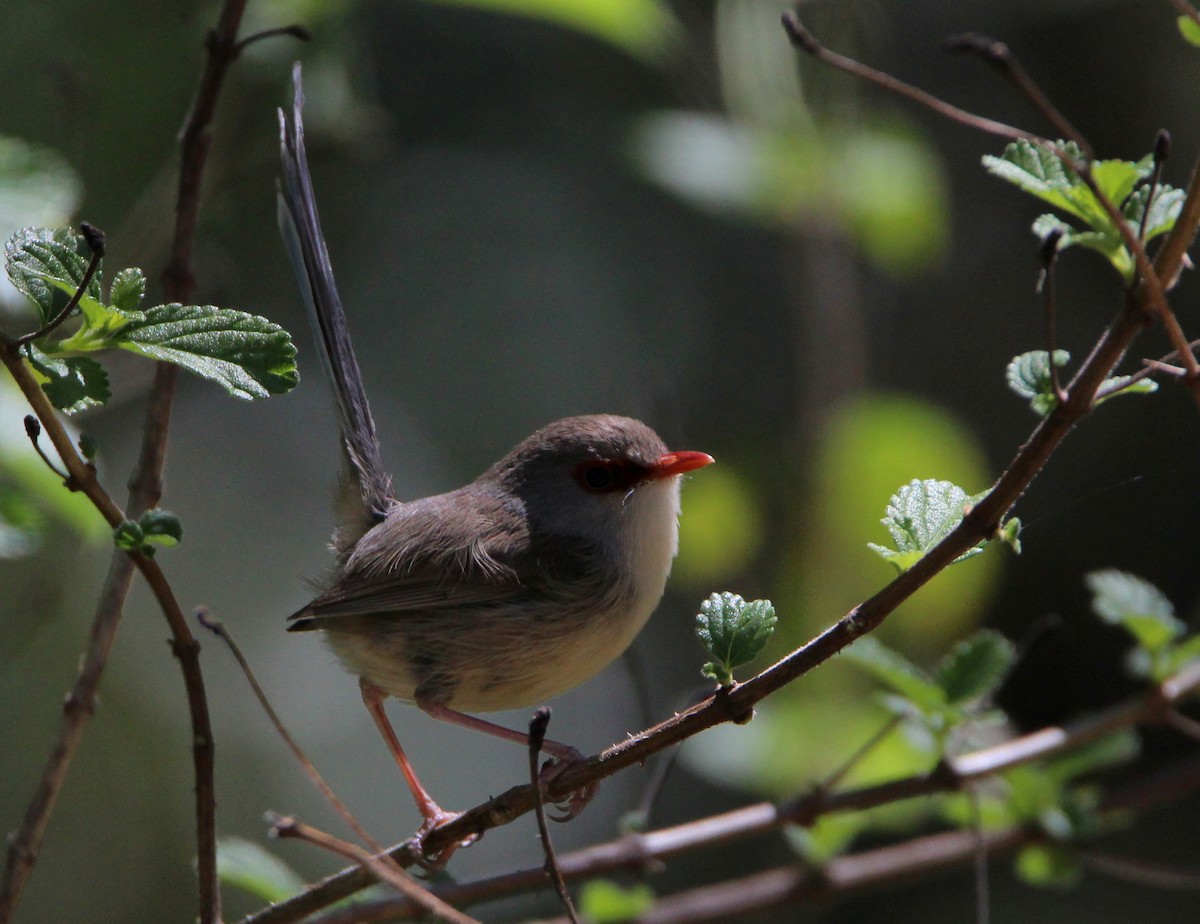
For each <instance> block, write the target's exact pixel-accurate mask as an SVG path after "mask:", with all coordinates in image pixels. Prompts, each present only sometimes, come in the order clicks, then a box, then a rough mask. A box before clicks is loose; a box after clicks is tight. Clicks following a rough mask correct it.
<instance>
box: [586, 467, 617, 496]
mask: <svg viewBox="0 0 1200 924" xmlns="http://www.w3.org/2000/svg"><path fill="white" fill-rule="evenodd" d="M579 478H580V480H581V481H582V482H583V484H584V486H585V487H587V488H590V489H591V490H593V491H603V490H604V489H605V488H610V487H612V483H613V473H612V470H611V469H610V468H607V467H606V466H603V465H589V466H588V467H587V468H585V469H583V471H581V472H580V473H579Z"/></svg>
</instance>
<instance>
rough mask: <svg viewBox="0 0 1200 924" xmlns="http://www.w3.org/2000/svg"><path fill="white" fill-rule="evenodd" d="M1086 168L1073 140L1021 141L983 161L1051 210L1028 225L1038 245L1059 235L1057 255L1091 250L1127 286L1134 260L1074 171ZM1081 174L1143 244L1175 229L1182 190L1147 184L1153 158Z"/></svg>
mask: <svg viewBox="0 0 1200 924" xmlns="http://www.w3.org/2000/svg"><path fill="white" fill-rule="evenodd" d="M1085 163H1086V158H1085V157H1084V155H1083V152H1082V151H1081V150H1080V148H1079V146H1078V145H1077V144H1075V143H1074V142H1073V141H1066V142H1063V141H1060V142H1057V143H1055V144H1054V145H1052V146H1047V145H1044V144H1034V143H1032V142H1030V141H1027V140H1024V139H1021V140H1019V141H1014V142H1013V143H1012V144H1010V145H1008V146H1007V147H1006V148H1005V149H1004V153H1003V155H1002V156H1000V157H995V156H993V155H991V154H989V155H986V156H985V157H984V158H983V165H984V167H985V168H986V169H987V171H988V172H989V173H991V174H993V175H994V176H997V177H999V178H1000V179H1002V180H1006V181H1007V182H1009V183H1012V184H1014V185H1015V186H1017V187H1019V188H1021V189H1023V190H1024V191H1025V192H1027V193H1029V194H1030V195H1032V196H1036V197H1037V198H1039V199H1041V200H1042V201H1043V202H1046V203H1048V204H1049V205H1051V206H1052V207H1053V208H1054V209H1055V210H1056V212H1057V214H1056V213H1046V214H1044V215H1039V216H1038V218H1037V219H1036V220H1035V221H1034V223H1033V233H1034V234H1036V235H1037V236H1038V237H1039V238H1040V239H1041V240H1042V241H1046V240H1047V239H1048V238H1049V237H1050V236H1051V235H1053V234H1060V235H1061V238H1060V240H1059V243H1058V248H1059V249H1060V250H1061V249H1064V248H1067V247H1073V246H1076V245H1078V246H1080V247H1086V248H1088V249H1090V250H1094V251H1096V252H1097V253H1099V254H1101V255H1102V256H1104V257H1105V259H1107V260H1108V261H1109V263H1111V264H1112V266H1113V268H1114V269H1116V271H1117V272H1118V273H1120V274H1121V278H1122V279H1124V281H1125V282H1126V284H1129V283H1131V282H1132V281H1133V278H1134V269H1135V266H1134V259H1133V255H1132V254H1130V252H1129V249H1128V248H1127V247H1126V246H1125V243H1124V239H1123V238H1122V236H1121V231H1120V229H1119V228H1118V226H1117V224H1116V223H1115V222H1114V221H1113V219H1112V217H1111V216H1110V215H1109V213H1108V211H1107V210H1106V209H1105V208H1104V206H1103V204H1102V203H1101V201H1100V199H1099V198H1097V196H1096V193H1095V192H1094V191H1093V190H1092V188H1091V187H1090V186H1089V185H1088V184H1087V182H1086V181H1085V180H1084V179H1083V177H1081V176H1080V175H1079V173H1078V172H1077V168H1081V169H1082V168H1083V165H1084V164H1085ZM1086 169H1087V170H1088V171H1089V172H1090V174H1091V179H1092V180H1093V182H1094V183H1095V184H1096V187H1097V189H1099V190H1100V191H1101V192H1102V193H1103V195H1104V197H1105V198H1106V199H1108V200H1109V201H1110V202H1112V203H1114V204H1116V205H1117V207H1118V209H1119V211H1120V213H1121V218H1122V220H1123V221H1124V222H1125V223H1126V224H1127V225H1128V226H1129V229H1130V230H1131V231H1132V232H1133V234H1134V235H1135V236H1136V235H1138V234H1139V233H1140V234H1141V238H1142V240H1143V241H1150V240H1152V239H1154V238H1156V237H1158V236H1159V235H1160V234H1166V233H1167V232H1168V231H1170V230H1171V229H1172V228H1173V227H1175V221H1176V219H1177V218H1178V217H1179V212H1180V209H1181V208H1182V207H1183V199H1184V191H1183V190H1181V189H1176V188H1175V187H1173V186H1168V185H1165V184H1155V183H1147V182H1146V180H1148V179H1149V178H1150V176H1151V175H1152V174H1153V172H1154V157H1153V155H1150V154H1147V155H1146V156H1145V157H1143V158H1142V159H1141V160H1136V161H1132V160H1098V161H1094V162H1092V163H1090V164H1087V165H1086ZM1063 216H1065V218H1064V217H1063ZM1068 219H1069V220H1070V221H1074V222H1075V223H1076V224H1071V223H1070V221H1068Z"/></svg>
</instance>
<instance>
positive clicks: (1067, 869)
mask: <svg viewBox="0 0 1200 924" xmlns="http://www.w3.org/2000/svg"><path fill="white" fill-rule="evenodd" d="M1016 870H1017V875H1018V876H1020V877H1021V878H1022V879H1024V880H1025V881H1026V882H1027V883H1029V884H1030V885H1035V886H1043V887H1053V888H1057V889H1066V888H1070V887H1071V886H1074V885H1075V884H1076V883H1078V882H1079V880H1080V878H1082V876H1083V868H1082V866H1081V865H1080V862H1079V857H1078V855H1077V854H1076V853H1075V851H1073V850H1071V849H1069V848H1067V847H1063V846H1060V845H1057V844H1034V845H1032V846H1029V847H1025V848H1023V849H1022V850H1021V852H1020V853H1019V854H1018V855H1017V862H1016Z"/></svg>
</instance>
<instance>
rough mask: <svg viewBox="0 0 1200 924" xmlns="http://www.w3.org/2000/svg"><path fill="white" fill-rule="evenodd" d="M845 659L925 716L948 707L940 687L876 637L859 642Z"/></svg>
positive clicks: (864, 638) (848, 650)
mask: <svg viewBox="0 0 1200 924" xmlns="http://www.w3.org/2000/svg"><path fill="white" fill-rule="evenodd" d="M843 657H845V658H847V659H848V660H849V661H851V662H852V663H853V664H857V665H858V666H859V667H861V668H862V669H863V670H865V671H867V672H868V673H869V674H871V676H873V677H874V678H875V679H876V680H878V681H880V682H881V683H884V684H887V686H889V687H891V688H892V689H893V690H895V691H896V692H897V693H899V694H900V695H901V696H902V697H904V699H906V700H908V701H909V702H911V703H913V704H914V705H915V706H917V707H918V708H919V709H920V711H922V712H934V711H937V710H940V709H942V708H943V707H945V706H946V694H945V691H944V690H943V689H942V687H941V685H940V684H938V683H937V682H936V681H934V680H933V678H931V677H930V676H929V675H928V674H926V673H925V672H924V671H923V670H921V669H920V668H919V667H917V666H916V665H915V664H913V663H912V662H911V661H909V660H908V659H907V658H906V657H904V655H902V654H900V652H898V651H896V650H894V649H892V648H888V647H887V646H886V645H884V644H883V643H882V642H880V641H879V640H878V639H876V638H874V637H873V636H870V635H868V636H864V637H863V638H860V639H856V640H855V642H854V644H853V645H851V646H850V647H849V648H847V649H846V650H845V652H844V654H843Z"/></svg>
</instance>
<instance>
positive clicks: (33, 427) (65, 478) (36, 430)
mask: <svg viewBox="0 0 1200 924" xmlns="http://www.w3.org/2000/svg"><path fill="white" fill-rule="evenodd" d="M25 435H26V436H27V437H29V442H31V443H32V444H33V451H34V452H36V453H37V454H38V457H39V458H40V459H41V460H42V461H43V462H45V463H46V468H48V469H50V471H52V472H54V474H55V475H57V476H58V477H59V478H61V479H62V482H63V484H64V485H66V486H67V488H68V489H70V490H74V489H73V488H72V486H71V476H70V475H68V474H67V473H66V472H64V471H63V470H62V469H60V468H59V467H58V466H57V465H55V464H54V461H53V460H52V459H51V458H50V457H49V456H48V455H46V450H44V449H43V448H42V444H41V443H39V442H38V437H39V436H41V435H42V425H41V424H40V423H38V419H37V418H36V417H34V416H33V415H32V414H26V415H25Z"/></svg>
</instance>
